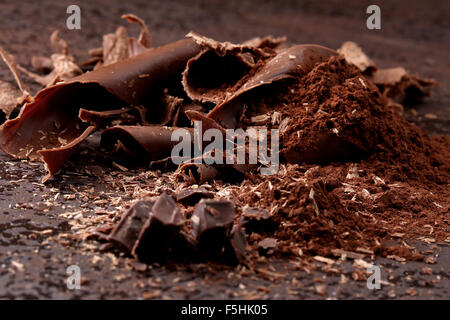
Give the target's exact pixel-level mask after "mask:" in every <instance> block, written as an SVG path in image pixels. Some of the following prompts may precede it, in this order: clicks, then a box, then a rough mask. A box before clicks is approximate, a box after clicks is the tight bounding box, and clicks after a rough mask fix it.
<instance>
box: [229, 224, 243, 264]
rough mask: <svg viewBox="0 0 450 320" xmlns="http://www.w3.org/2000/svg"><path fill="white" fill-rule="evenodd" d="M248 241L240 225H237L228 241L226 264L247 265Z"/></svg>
mask: <svg viewBox="0 0 450 320" xmlns="http://www.w3.org/2000/svg"><path fill="white" fill-rule="evenodd" d="M246 246H247V239H246V237H245V233H244V231H243V230H242V228H241V226H240V225H235V226H234V227H233V230H231V234H230V237H229V238H228V239H227V242H226V244H225V251H224V263H227V264H238V263H240V264H247V262H248V260H247V255H246Z"/></svg>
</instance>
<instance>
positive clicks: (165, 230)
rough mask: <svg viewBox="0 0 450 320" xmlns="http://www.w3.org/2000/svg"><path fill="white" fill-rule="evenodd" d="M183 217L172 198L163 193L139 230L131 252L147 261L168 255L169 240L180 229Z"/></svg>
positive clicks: (137, 257) (140, 259)
mask: <svg viewBox="0 0 450 320" xmlns="http://www.w3.org/2000/svg"><path fill="white" fill-rule="evenodd" d="M183 222H184V219H183V217H182V215H181V212H180V209H179V208H178V206H177V204H176V202H175V201H174V200H173V198H172V197H171V196H169V195H167V194H165V193H163V194H162V195H161V196H160V197H159V198H158V200H156V202H155V204H154V205H153V208H152V213H151V215H150V218H149V219H148V220H147V221H146V222H145V224H144V226H143V227H142V229H141V230H140V232H139V237H138V239H137V241H136V244H135V245H134V247H133V250H132V254H133V256H134V257H135V258H136V259H138V260H139V261H144V262H149V261H152V260H155V259H162V258H164V257H167V256H169V255H170V252H171V251H172V249H173V248H171V246H170V244H171V241H172V240H173V239H174V238H175V235H176V234H177V233H178V232H179V231H180V229H181V226H182V225H183Z"/></svg>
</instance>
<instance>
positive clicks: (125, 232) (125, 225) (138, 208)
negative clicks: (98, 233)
mask: <svg viewBox="0 0 450 320" xmlns="http://www.w3.org/2000/svg"><path fill="white" fill-rule="evenodd" d="M153 205H154V201H151V200H141V201H138V202H136V203H135V204H134V205H133V206H132V207H131V208H130V209H128V211H126V212H125V213H124V214H123V216H122V219H121V220H120V222H119V223H118V224H117V226H116V227H115V228H114V230H113V231H112V232H111V235H110V236H109V240H110V241H111V242H112V243H113V244H114V245H115V246H116V247H117V248H118V249H120V250H121V251H123V252H125V253H127V254H131V252H132V251H133V247H134V245H135V244H136V241H137V239H138V236H139V233H140V232H141V229H142V227H143V226H144V224H145V222H146V221H147V220H149V218H150V215H151V212H152V207H153Z"/></svg>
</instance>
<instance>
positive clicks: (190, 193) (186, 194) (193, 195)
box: [177, 188, 214, 206]
mask: <svg viewBox="0 0 450 320" xmlns="http://www.w3.org/2000/svg"><path fill="white" fill-rule="evenodd" d="M204 198H214V193H212V192H210V191H208V190H206V189H205V188H188V189H184V190H182V191H181V192H179V193H178V194H177V202H179V203H182V204H184V205H187V206H193V205H195V204H196V203H197V202H199V201H200V200H201V199H204Z"/></svg>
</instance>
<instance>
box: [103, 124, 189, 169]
mask: <svg viewBox="0 0 450 320" xmlns="http://www.w3.org/2000/svg"><path fill="white" fill-rule="evenodd" d="M176 129H178V128H174V127H163V126H116V127H112V128H109V129H106V130H105V131H104V132H103V134H102V139H101V142H100V143H101V145H102V147H103V148H105V149H106V151H108V152H112V153H119V154H120V153H124V154H126V155H128V156H132V157H133V159H132V160H138V161H139V162H142V161H145V162H147V164H148V163H149V162H150V161H155V160H162V159H166V158H169V157H170V156H171V152H172V149H173V147H174V146H175V145H176V144H178V143H179V141H172V140H171V138H172V133H173V132H174V131H175V130H176ZM188 130H189V131H191V130H192V129H188ZM192 136H193V134H191V135H190V139H192Z"/></svg>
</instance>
